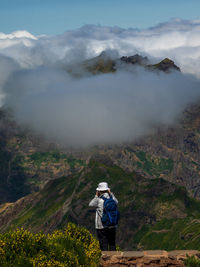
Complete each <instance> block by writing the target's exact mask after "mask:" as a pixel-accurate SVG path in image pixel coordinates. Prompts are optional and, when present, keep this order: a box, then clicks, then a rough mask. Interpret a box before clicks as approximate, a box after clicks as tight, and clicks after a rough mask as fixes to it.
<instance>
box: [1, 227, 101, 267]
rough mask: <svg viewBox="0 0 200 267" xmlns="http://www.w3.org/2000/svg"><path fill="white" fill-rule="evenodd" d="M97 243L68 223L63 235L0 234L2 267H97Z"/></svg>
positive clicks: (60, 233) (26, 232) (83, 230)
mask: <svg viewBox="0 0 200 267" xmlns="http://www.w3.org/2000/svg"><path fill="white" fill-rule="evenodd" d="M100 255H101V253H100V248H99V243H98V241H97V240H96V239H95V238H94V237H93V236H92V235H91V234H90V232H89V231H88V230H86V229H85V228H83V227H77V226H76V225H74V224H72V223H69V224H68V225H67V227H66V229H65V231H64V232H63V231H58V230H56V231H54V232H53V233H52V234H48V235H45V234H43V233H41V232H40V233H37V234H33V233H31V232H29V231H28V230H24V229H23V228H21V229H17V230H15V231H9V232H6V233H5V234H0V266H2V267H4V266H5V267H7V266H10V267H12V266H13V267H14V266H19V267H29V266H30V267H36V266H37V267H43V266H45V267H47V266H56V267H66V266H70V267H76V266H97V265H98V262H99V259H100Z"/></svg>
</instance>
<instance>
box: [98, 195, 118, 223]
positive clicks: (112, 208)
mask: <svg viewBox="0 0 200 267" xmlns="http://www.w3.org/2000/svg"><path fill="white" fill-rule="evenodd" d="M101 198H102V199H103V200H104V204H103V215H102V217H101V222H102V224H103V226H104V227H108V226H115V225H117V224H118V221H119V211H118V209H117V203H116V202H115V201H114V199H113V197H112V196H111V195H110V198H105V197H104V196H101Z"/></svg>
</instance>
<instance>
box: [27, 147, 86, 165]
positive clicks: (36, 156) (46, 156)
mask: <svg viewBox="0 0 200 267" xmlns="http://www.w3.org/2000/svg"><path fill="white" fill-rule="evenodd" d="M60 161H65V162H67V163H68V164H69V165H70V168H75V167H79V166H84V165H85V162H84V161H83V160H80V159H75V158H71V157H68V156H67V155H66V154H63V153H60V152H58V151H52V152H35V153H33V154H32V155H30V156H29V159H28V162H33V163H34V165H36V166H37V167H38V168H40V166H41V164H42V163H45V164H49V163H59V162H60Z"/></svg>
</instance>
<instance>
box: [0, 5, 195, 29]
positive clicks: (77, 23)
mask: <svg viewBox="0 0 200 267" xmlns="http://www.w3.org/2000/svg"><path fill="white" fill-rule="evenodd" d="M199 10H200V1H199V0H167V1H166V0H72V1H71V0H0V32H4V33H10V32H13V31H16V30H27V31H29V32H31V33H33V34H57V33H62V32H64V31H66V30H69V29H75V28H78V27H81V26H83V25H85V24H100V25H103V26H115V25H117V26H119V27H123V28H129V27H131V28H148V27H151V26H153V25H155V24H158V23H160V22H163V21H167V20H169V19H170V18H173V17H178V18H182V19H193V20H196V19H200V13H199Z"/></svg>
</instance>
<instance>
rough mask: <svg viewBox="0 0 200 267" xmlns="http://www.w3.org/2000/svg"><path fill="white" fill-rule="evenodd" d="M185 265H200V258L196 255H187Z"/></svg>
mask: <svg viewBox="0 0 200 267" xmlns="http://www.w3.org/2000/svg"><path fill="white" fill-rule="evenodd" d="M184 265H185V267H200V259H198V258H196V257H195V256H191V257H189V256H187V259H186V260H185V261H184Z"/></svg>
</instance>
